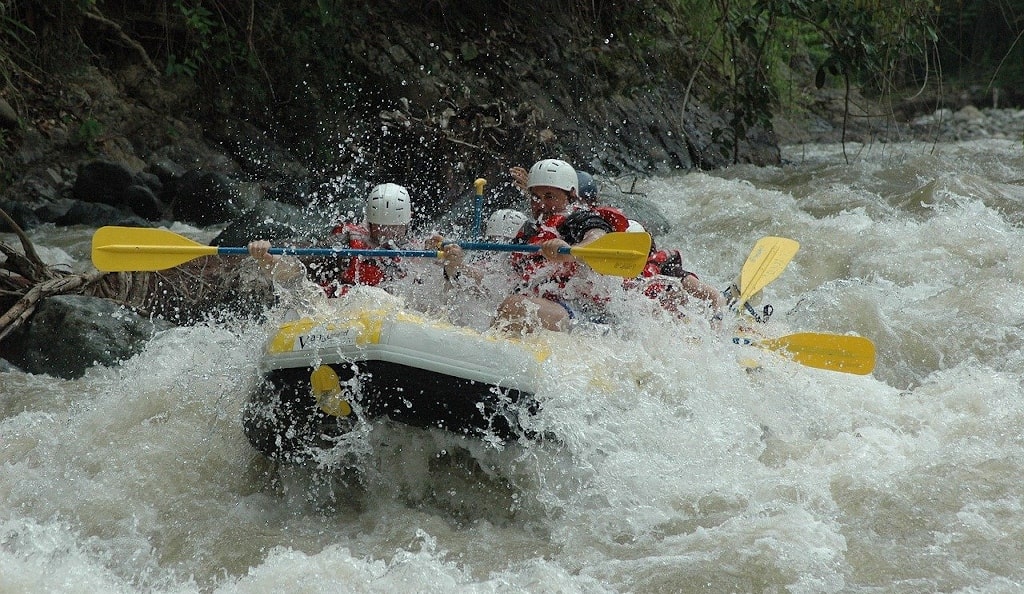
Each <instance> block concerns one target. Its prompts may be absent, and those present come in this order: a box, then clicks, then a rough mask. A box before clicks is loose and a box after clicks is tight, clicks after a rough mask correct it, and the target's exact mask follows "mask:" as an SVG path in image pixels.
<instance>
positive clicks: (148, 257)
mask: <svg viewBox="0 0 1024 594" xmlns="http://www.w3.org/2000/svg"><path fill="white" fill-rule="evenodd" d="M466 245H467V246H476V247H465V248H463V249H480V250H490V251H505V252H538V251H540V246H538V245H511V244H501V243H479V244H474V243H469V244H466ZM650 245H651V236H650V235H648V234H646V233H608V234H607V235H604V236H602V237H600V238H598V239H597V240H596V241H593V242H591V243H589V244H587V245H586V246H584V247H563V248H562V249H561V250H559V252H560V253H563V254H572V255H573V256H575V257H576V258H578V259H579V260H581V261H583V262H585V263H586V264H587V265H589V266H590V267H591V268H593V269H594V270H595V271H596V272H598V273H600V274H609V275H617V276H624V277H633V276H636V275H638V274H640V271H641V270H643V267H644V265H645V264H646V263H647V254H648V253H649V251H650ZM248 253H249V250H248V248H244V247H223V246H213V245H203V244H201V243H197V242H195V241H192V240H191V239H189V238H187V237H183V236H181V235H178V234H177V233H173V232H171V231H167V230H165V229H150V228H145V227H116V226H109V227H101V228H99V229H97V230H96V233H94V234H93V236H92V263H93V265H94V266H95V267H96V269H97V270H101V271H103V272H127V271H138V272H142V271H156V270H165V269H167V268H173V267H175V266H178V265H180V264H184V263H185V262H188V261H189V260H194V259H195V258H199V257H201V256H214V255H217V256H223V255H231V254H237V255H246V254H248ZM270 253H271V254H280V255H290V256H336V257H352V256H368V257H389V258H393V257H408V258H417V257H429V258H437V257H439V256H440V255H441V254H442V253H443V252H438V251H434V250H369V249H349V248H270Z"/></svg>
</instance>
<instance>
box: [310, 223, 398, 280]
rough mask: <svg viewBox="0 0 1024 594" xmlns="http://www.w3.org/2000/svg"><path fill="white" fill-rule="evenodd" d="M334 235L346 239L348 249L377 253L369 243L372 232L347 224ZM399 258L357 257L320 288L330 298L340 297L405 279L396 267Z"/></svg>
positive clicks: (337, 229)
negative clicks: (354, 288)
mask: <svg viewBox="0 0 1024 594" xmlns="http://www.w3.org/2000/svg"><path fill="white" fill-rule="evenodd" d="M331 234H332V235H344V236H345V243H346V244H347V245H348V247H350V248H352V249H357V250H365V249H375V247H376V246H374V245H371V243H370V232H369V230H368V229H366V227H362V226H360V225H355V224H352V223H346V224H343V225H338V226H336V227H335V228H334V229H332V230H331ZM399 261H400V258H366V257H363V256H355V257H352V258H349V259H348V264H347V265H346V266H345V268H344V270H341V271H340V273H339V274H338V275H337V278H334V279H324V280H323V281H321V283H320V285H321V286H322V287H323V288H324V291H325V292H326V293H327V296H328V297H340V296H341V295H344V294H345V293H347V292H348V290H349V287H351V286H353V285H368V286H371V287H375V286H377V285H379V284H380V283H382V282H384V281H385V280H387V279H389V278H401V277H402V276H405V274H404V270H402V269H401V268H400V267H399V266H398V265H397V264H398V262H399Z"/></svg>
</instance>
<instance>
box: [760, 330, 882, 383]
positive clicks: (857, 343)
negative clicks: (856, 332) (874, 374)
mask: <svg viewBox="0 0 1024 594" xmlns="http://www.w3.org/2000/svg"><path fill="white" fill-rule="evenodd" d="M754 344H755V345H757V346H758V347H761V348H765V349H768V350H772V351H785V352H787V353H789V355H790V356H791V357H792V359H793V360H794V361H796V362H797V363H801V364H803V365H806V366H808V367H816V368H818V369H828V370H829V371H841V372H843V373H853V374H857V375H867V374H869V373H871V371H872V370H874V368H875V345H874V343H873V342H871V341H870V340H868V339H867V338H864V337H863V336H847V335H845V334H823V333H819V332H800V333H797V334H790V335H789V336H782V337H779V338H770V339H767V340H761V341H757V342H755V343H754Z"/></svg>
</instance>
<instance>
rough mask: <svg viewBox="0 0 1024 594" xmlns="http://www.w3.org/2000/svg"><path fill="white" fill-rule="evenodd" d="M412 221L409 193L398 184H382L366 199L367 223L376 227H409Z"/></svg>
mask: <svg viewBox="0 0 1024 594" xmlns="http://www.w3.org/2000/svg"><path fill="white" fill-rule="evenodd" d="M411 220H412V200H411V199H410V198H409V191H408V190H406V189H405V188H403V187H402V186H400V185H398V184H380V185H379V186H377V187H375V188H373V189H372V190H370V195H369V196H367V197H366V222H367V223H372V224H374V225H408V224H409V221H411Z"/></svg>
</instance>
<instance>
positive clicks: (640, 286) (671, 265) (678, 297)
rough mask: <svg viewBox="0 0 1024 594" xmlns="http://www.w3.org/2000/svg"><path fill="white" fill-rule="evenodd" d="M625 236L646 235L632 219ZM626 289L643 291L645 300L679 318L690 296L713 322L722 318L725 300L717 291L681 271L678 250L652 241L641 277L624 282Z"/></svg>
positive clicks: (681, 258)
mask: <svg viewBox="0 0 1024 594" xmlns="http://www.w3.org/2000/svg"><path fill="white" fill-rule="evenodd" d="M626 232H627V233H645V232H646V229H645V228H644V226H643V225H642V224H641V223H640V222H639V221H635V220H632V219H631V220H630V221H629V227H628V228H627V229H626ZM624 284H625V286H626V287H627V288H629V289H634V290H638V291H640V292H642V293H643V294H644V295H646V296H647V297H650V298H651V299H655V300H657V301H658V302H659V303H660V304H661V305H662V307H664V308H665V309H667V310H669V311H672V312H674V313H677V314H680V315H682V312H681V311H680V310H681V308H682V306H684V305H686V303H687V302H688V300H689V299H688V298H689V297H695V298H697V299H700V300H702V301H704V302H706V303H707V304H708V306H709V307H710V308H711V311H712V312H713V313H712V319H713V321H716V322H717V321H720V320H721V319H722V312H723V311H724V309H725V306H726V301H725V297H723V296H722V294H721V293H720V292H719V291H718V289H716V288H714V287H712V286H711V285H709V284H707V283H705V282H704V281H702V280H700V279H699V278H698V277H697V275H696V274H694V273H693V272H690V271H689V270H686V269H685V268H683V256H682V254H681V253H680V252H679V250H677V249H664V250H659V249H658V248H657V246H656V245H655V244H654V242H653V240H652V242H651V254H650V256H648V258H647V265H646V266H644V270H643V272H642V273H641V275H640V276H639V277H637V278H635V279H628V280H626V281H625V283H624Z"/></svg>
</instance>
